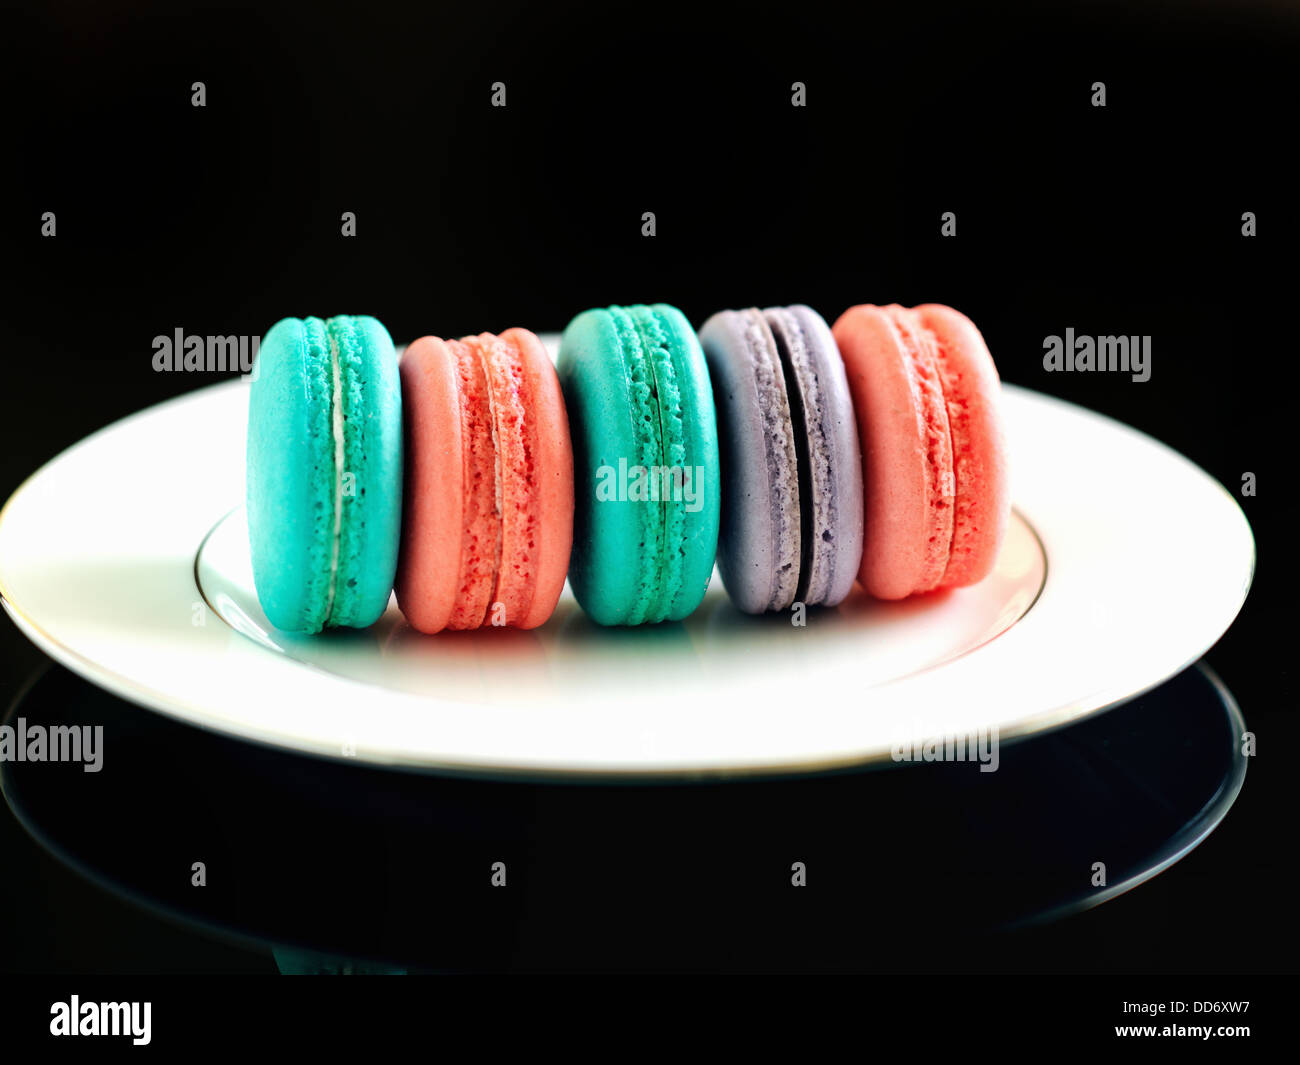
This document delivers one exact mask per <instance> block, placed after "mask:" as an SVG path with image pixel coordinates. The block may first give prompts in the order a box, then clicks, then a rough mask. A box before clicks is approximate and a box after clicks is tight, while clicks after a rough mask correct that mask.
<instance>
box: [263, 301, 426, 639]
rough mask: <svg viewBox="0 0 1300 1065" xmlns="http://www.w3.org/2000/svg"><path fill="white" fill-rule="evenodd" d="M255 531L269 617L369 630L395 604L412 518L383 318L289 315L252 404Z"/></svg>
mask: <svg viewBox="0 0 1300 1065" xmlns="http://www.w3.org/2000/svg"><path fill="white" fill-rule="evenodd" d="M246 502H247V510H248V540H249V548H250V550H251V553H252V562H253V582H254V585H255V586H256V588H257V598H258V601H259V602H260V603H261V604H262V610H263V611H264V612H265V614H266V616H267V619H268V620H269V621H270V622H271V624H272V625H274V626H275V627H276V628H278V629H283V630H286V631H290V632H320V631H321V630H322V629H325V628H334V627H342V626H346V627H351V628H364V627H365V626H367V625H372V624H374V623H375V622H376V621H377V620H378V619H379V617H380V615H382V614H383V612H384V610H385V608H386V607H387V606H388V599H389V596H390V595H391V593H392V590H393V578H394V574H395V572H396V569H397V552H398V540H399V536H400V533H401V527H402V397H401V387H400V384H399V379H398V372H397V355H396V352H395V351H394V349H393V341H392V339H391V338H390V337H389V335H388V331H387V330H386V329H385V328H384V327H383V326H382V325H381V324H380V323H379V322H378V321H376V320H375V319H374V318H370V317H366V316H364V315H358V316H353V315H340V316H338V317H335V318H330V319H328V320H324V321H323V320H321V319H320V318H285V319H284V320H282V321H280V322H277V323H276V324H275V325H274V326H272V327H271V329H270V331H269V332H268V333H267V334H266V336H265V337H264V338H263V340H262V343H261V345H260V347H259V350H258V354H257V361H256V363H255V366H254V372H253V381H252V387H251V391H250V396H249V403H248V452H247V497H246Z"/></svg>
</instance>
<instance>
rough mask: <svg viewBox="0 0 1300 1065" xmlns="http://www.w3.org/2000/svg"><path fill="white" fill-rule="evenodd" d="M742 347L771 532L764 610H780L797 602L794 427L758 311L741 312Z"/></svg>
mask: <svg viewBox="0 0 1300 1065" xmlns="http://www.w3.org/2000/svg"><path fill="white" fill-rule="evenodd" d="M740 315H741V317H742V319H743V323H744V324H743V329H744V339H745V346H746V349H747V351H748V353H749V357H750V365H751V366H752V367H753V371H754V386H755V389H756V391H757V393H758V409H759V416H760V418H761V420H762V423H763V448H764V454H765V459H766V463H767V471H768V477H769V485H770V487H771V493H770V495H769V507H770V512H771V519H772V520H771V528H772V558H773V559H774V561H775V565H774V566H773V573H772V576H773V585H772V593H771V597H770V598H769V600H768V602H767V606H766V609H768V610H784V609H785V608H786V607H788V606H789V605H790V604H791V603H793V602H794V600H795V593H796V592H797V591H798V587H799V572H800V558H801V556H802V554H803V550H802V546H801V545H802V543H803V534H802V527H801V526H802V519H801V517H800V515H801V513H802V511H803V507H802V505H801V500H800V497H799V496H800V490H799V482H800V478H799V462H798V458H797V452H798V451H799V450H800V449H799V448H796V447H795V428H794V424H793V415H792V412H791V409H790V397H789V395H788V393H787V389H786V369H785V367H784V366H783V364H782V359H781V355H780V352H779V350H778V348H777V343H776V339H775V337H774V336H773V334H772V330H771V328H770V327H769V326H768V324H767V319H766V318H765V317H764V316H763V314H762V312H760V311H758V310H754V309H750V310H747V311H741V312H740Z"/></svg>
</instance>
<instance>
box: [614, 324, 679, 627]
mask: <svg viewBox="0 0 1300 1065" xmlns="http://www.w3.org/2000/svg"><path fill="white" fill-rule="evenodd" d="M609 315H610V318H611V319H612V321H613V323H614V331H615V335H616V337H617V339H618V345H619V351H620V353H621V354H622V356H623V364H624V367H625V368H626V370H627V375H628V379H629V388H628V394H629V399H630V401H631V405H632V421H633V434H634V437H635V441H636V455H635V456H634V458H635V463H634V466H635V468H634V469H633V470H632V471H630V473H631V475H632V476H635V475H636V473H637V472H638V471H639V470H645V471H647V472H646V476H647V478H648V476H649V471H650V470H653V469H656V468H658V467H659V466H660V465H662V463H663V447H662V439H663V422H662V415H661V413H660V407H659V388H658V382H657V379H656V375H655V367H654V364H653V361H652V359H651V356H650V353H649V350H648V347H647V344H646V340H645V338H644V336H643V333H642V331H641V329H640V328H639V327H638V322H637V319H636V317H635V316H634V315H633V313H632V311H631V309H630V308H623V307H610V308H609ZM646 487H647V488H648V480H647V482H646ZM630 492H631V485H629V494H630ZM637 514H638V515H639V517H640V521H639V527H640V529H641V533H642V540H641V543H640V545H639V546H640V548H641V550H640V552H639V553H638V558H639V563H640V564H639V568H638V571H637V582H636V584H637V594H636V601H635V603H634V604H633V606H632V610H631V612H630V614H629V616H628V619H627V623H628V624H630V625H639V624H641V623H642V622H644V621H647V620H650V621H654V620H659V619H657V618H654V617H653V616H652V615H653V613H654V609H655V607H656V606H657V604H658V602H659V598H660V574H661V565H660V561H659V560H660V559H661V558H662V556H663V554H664V551H663V545H664V542H665V540H664V518H665V515H664V509H663V507H662V506H660V505H655V504H652V503H650V502H649V501H648V500H639V501H638V506H637Z"/></svg>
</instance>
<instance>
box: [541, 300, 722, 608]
mask: <svg viewBox="0 0 1300 1065" xmlns="http://www.w3.org/2000/svg"><path fill="white" fill-rule="evenodd" d="M556 370H557V372H558V374H559V378H560V388H561V390H562V391H563V393H564V401H565V405H566V407H567V409H568V415H569V426H570V430H571V433H572V437H573V458H574V478H573V480H574V496H575V508H574V529H573V552H572V556H571V558H570V560H569V584H570V586H571V587H572V588H573V594H574V595H575V596H576V597H577V599H578V603H579V604H580V605H581V606H582V608H583V610H584V611H586V613H587V615H588V616H589V617H591V618H592V620H594V621H596V622H597V623H599V624H601V625H640V624H643V623H655V622H660V621H665V620H667V621H680V620H681V619H683V618H685V617H686V616H687V615H689V614H690V613H691V612H692V611H693V610H694V609H695V608H696V607H697V606H699V604H700V601H701V600H702V599H703V598H704V593H705V591H706V590H707V589H708V586H709V579H710V577H711V576H712V574H713V562H714V556H715V555H716V553H717V548H718V523H719V509H720V506H721V487H720V483H719V482H720V477H719V470H718V428H717V420H716V417H715V414H714V406H713V390H712V388H711V386H710V383H709V370H708V366H707V365H706V363H705V360H704V353H703V351H702V350H701V348H700V342H699V340H698V338H697V337H696V335H695V331H694V330H693V329H692V328H691V325H690V323H689V322H688V321H687V320H686V318H685V316H684V315H683V314H682V312H681V311H679V310H677V308H675V307H670V306H668V305H667V304H664V303H656V304H653V305H651V306H645V305H634V306H629V307H605V308H600V309H595V310H590V311H584V312H583V313H582V314H579V315H578V316H577V317H576V318H574V319H573V321H571V322H570V323H569V326H568V328H567V329H565V331H564V335H563V337H562V338H561V341H560V352H559V356H558V358H557V360H556Z"/></svg>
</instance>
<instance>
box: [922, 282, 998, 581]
mask: <svg viewBox="0 0 1300 1065" xmlns="http://www.w3.org/2000/svg"><path fill="white" fill-rule="evenodd" d="M916 314H917V316H918V317H919V318H920V320H921V322H922V323H923V324H924V325H925V327H926V328H928V329H929V330H930V331H931V333H933V334H934V336H935V337H936V339H937V341H938V344H939V348H940V350H941V352H942V357H941V359H940V372H941V375H942V377H943V382H944V392H945V395H946V397H947V404H948V421H949V425H950V426H951V430H952V440H953V465H954V470H955V479H956V490H957V491H956V501H955V508H954V519H953V537H952V549H951V553H950V557H949V560H948V566H947V569H946V570H945V572H944V575H943V580H942V585H943V586H944V587H961V586H965V585H970V584H974V583H976V582H977V581H980V580H983V578H985V577H986V576H988V575H989V573H991V572H992V570H993V567H994V565H995V563H996V562H997V556H998V551H999V549H1000V548H1001V545H1002V539H1003V537H1004V535H1005V534H1006V529H1007V523H1008V521H1009V519H1010V514H1011V480H1010V476H1009V472H1008V468H1007V459H1006V455H1007V449H1006V440H1005V435H1004V432H1003V428H1002V418H1001V414H1000V403H1001V392H1002V385H1001V382H1000V380H999V379H998V372H997V367H996V366H995V365H994V362H993V356H992V355H991V354H990V353H989V349H988V346H987V345H986V344H985V342H984V337H983V336H982V335H981V334H980V331H979V330H978V329H977V328H976V327H975V323H973V322H972V321H971V320H970V319H969V318H967V317H966V316H965V315H964V314H962V313H961V312H960V311H956V310H953V308H951V307H945V306H943V305H942V304H937V303H929V304H924V305H922V306H919V307H917V308H916Z"/></svg>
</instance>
